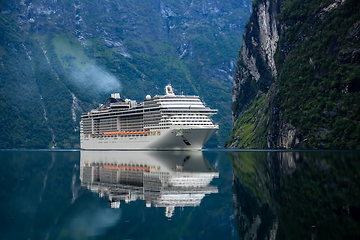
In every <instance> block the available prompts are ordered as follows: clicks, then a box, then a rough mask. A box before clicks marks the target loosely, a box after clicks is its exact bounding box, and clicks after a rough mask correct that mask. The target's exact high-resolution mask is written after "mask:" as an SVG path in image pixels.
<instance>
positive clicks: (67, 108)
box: [0, 0, 251, 148]
mask: <svg viewBox="0 0 360 240" xmlns="http://www.w3.org/2000/svg"><path fill="white" fill-rule="evenodd" d="M250 6H251V1H250V0H241V1H226V2H219V1H215V0H207V1H205V0H201V1H191V0H181V1H167V0H163V1H156V0H149V1H141V0H135V1H133V0H125V1H123V0H121V1H120V0H115V1H108V0H98V1H87V0H71V1H68V0H33V1H23V0H17V1H10V2H9V1H6V2H1V3H0V30H1V33H2V34H1V36H0V90H1V94H0V106H1V107H0V110H1V111H2V112H3V113H4V114H1V117H0V126H4V131H1V133H0V139H1V140H0V148H47V147H53V146H55V147H76V146H78V143H79V140H78V138H79V137H78V135H79V132H78V126H79V120H80V113H81V112H83V111H84V112H85V111H89V110H91V109H92V108H94V107H97V104H99V103H102V101H104V100H105V99H106V97H107V96H108V95H109V94H110V93H112V92H121V96H123V97H126V98H131V99H136V100H138V101H142V100H143V99H144V98H145V96H146V95H147V94H150V95H152V96H153V95H156V94H163V88H164V86H165V85H166V84H168V83H169V82H171V84H172V85H173V87H174V88H175V89H176V90H177V92H176V93H177V94H180V93H181V92H183V93H184V94H194V95H195V94H196V95H200V97H201V98H202V100H203V101H204V102H206V104H207V105H209V106H210V107H212V108H218V109H219V112H218V114H217V115H216V116H214V121H215V122H216V123H218V124H219V125H220V131H219V132H218V133H217V134H216V136H214V138H212V139H211V140H210V141H209V144H210V145H209V146H212V147H216V146H223V144H224V142H225V140H226V138H227V136H228V134H229V133H230V131H231V121H232V120H231V88H232V84H233V78H232V77H233V74H234V71H235V67H236V61H237V51H238V49H239V48H240V46H241V39H240V38H239V36H241V34H242V32H243V29H244V26H245V22H246V21H247V19H248V16H249V15H250V10H251V8H250ZM23 98H26V101H24V100H20V99H23ZM5 113H6V114H5ZM5 126H6V127H5Z"/></svg>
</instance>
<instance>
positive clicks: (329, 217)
mask: <svg viewBox="0 0 360 240" xmlns="http://www.w3.org/2000/svg"><path fill="white" fill-rule="evenodd" d="M230 158H231V160H232V165H233V168H234V184H233V191H234V194H235V195H234V211H235V217H236V219H235V220H236V224H237V227H238V230H239V235H240V237H241V238H243V239H255V238H256V239H265V238H266V239H275V238H276V239H358V238H359V236H360V201H359V200H360V194H359V192H360V191H359V190H360V178H359V173H360V163H359V161H358V159H359V153H358V152H353V153H351V152H268V153H265V152H238V153H233V154H232V155H231V156H230Z"/></svg>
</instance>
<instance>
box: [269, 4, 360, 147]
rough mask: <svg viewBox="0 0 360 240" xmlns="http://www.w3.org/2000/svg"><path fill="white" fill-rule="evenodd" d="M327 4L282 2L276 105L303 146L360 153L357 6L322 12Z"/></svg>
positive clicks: (359, 6) (359, 20)
mask: <svg viewBox="0 0 360 240" xmlns="http://www.w3.org/2000/svg"><path fill="white" fill-rule="evenodd" d="M329 2H330V1H325V0H317V1H299V0H288V1H285V2H284V3H283V6H282V12H281V14H280V15H279V16H278V17H279V21H280V22H281V23H282V24H284V25H285V26H290V28H289V29H288V30H287V31H285V32H284V33H283V35H282V37H281V40H280V41H279V46H278V52H277V56H276V60H277V64H278V68H279V74H278V78H277V81H278V88H279V99H278V101H279V104H280V109H281V110H282V111H283V114H284V115H283V117H284V120H285V121H287V122H290V123H292V124H293V125H294V126H296V127H297V128H298V129H299V136H300V138H301V140H303V146H304V147H325V148H359V147H360V121H359V120H360V77H359V76H360V65H359V62H360V2H359V1H356V0H346V1H345V2H344V3H343V4H342V5H340V6H339V7H337V8H334V9H331V10H330V9H329V10H328V11H326V8H325V7H326V6H327V4H328V3H329ZM324 8H325V10H324ZM294 9H297V11H294ZM286 49H290V51H286ZM305 139H307V141H304V140H305Z"/></svg>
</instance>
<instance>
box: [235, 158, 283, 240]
mask: <svg viewBox="0 0 360 240" xmlns="http://www.w3.org/2000/svg"><path fill="white" fill-rule="evenodd" d="M229 157H230V159H231V162H232V165H233V172H234V182H233V192H234V199H233V207H234V213H235V222H236V226H237V228H238V232H239V236H240V239H275V236H276V231H277V218H276V215H275V207H274V197H273V190H272V179H271V171H270V169H269V166H268V162H267V161H263V160H264V159H265V160H266V159H267V153H266V152H242V153H233V154H231V155H230V156H229Z"/></svg>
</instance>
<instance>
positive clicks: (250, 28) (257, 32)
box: [232, 0, 282, 119]
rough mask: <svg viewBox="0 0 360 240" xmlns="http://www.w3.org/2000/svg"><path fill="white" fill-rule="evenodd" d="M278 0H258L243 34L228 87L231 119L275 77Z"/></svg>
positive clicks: (266, 87)
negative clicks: (232, 104) (230, 89)
mask: <svg viewBox="0 0 360 240" xmlns="http://www.w3.org/2000/svg"><path fill="white" fill-rule="evenodd" d="M281 2H282V1H281V0H278V1H270V0H267V1H266V0H264V1H263V0H259V1H257V2H256V5H254V8H253V13H252V15H251V17H250V21H249V22H248V25H247V28H246V31H245V33H244V37H243V45H242V47H241V51H240V54H239V61H238V65H237V68H236V71H235V77H234V87H233V90H232V94H233V102H235V103H236V104H235V105H234V108H233V114H234V119H236V118H237V117H238V116H239V115H240V116H241V115H242V112H243V111H244V110H246V109H247V107H248V106H249V105H250V104H251V103H252V102H253V101H254V98H255V96H260V95H261V94H263V93H266V92H267V91H268V89H269V88H270V86H271V84H273V83H274V81H275V76H276V72H277V71H276V66H275V60H274V54H275V51H276V46H277V41H278V39H279V32H280V29H279V24H278V22H277V20H276V15H277V13H278V12H279V9H280V5H281Z"/></svg>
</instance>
